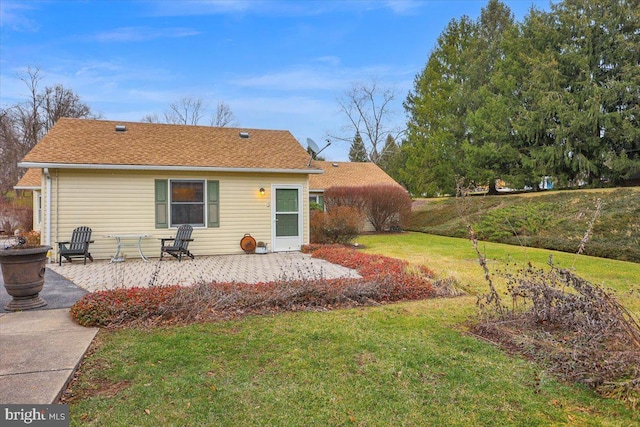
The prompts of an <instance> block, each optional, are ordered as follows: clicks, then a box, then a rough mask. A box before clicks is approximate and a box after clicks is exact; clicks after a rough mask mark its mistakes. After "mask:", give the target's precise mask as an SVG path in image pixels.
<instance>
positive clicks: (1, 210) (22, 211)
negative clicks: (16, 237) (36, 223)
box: [0, 196, 33, 234]
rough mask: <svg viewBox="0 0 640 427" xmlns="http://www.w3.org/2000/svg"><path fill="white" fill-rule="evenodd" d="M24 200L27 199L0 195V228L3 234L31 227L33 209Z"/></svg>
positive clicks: (26, 229)
mask: <svg viewBox="0 0 640 427" xmlns="http://www.w3.org/2000/svg"><path fill="white" fill-rule="evenodd" d="M25 200H28V199H26V198H14V199H8V198H6V197H2V196H0V229H2V230H4V232H5V234H13V233H14V232H15V231H16V230H20V231H22V232H25V231H29V230H31V229H33V209H32V208H31V207H30V206H29V205H28V203H27V202H25Z"/></svg>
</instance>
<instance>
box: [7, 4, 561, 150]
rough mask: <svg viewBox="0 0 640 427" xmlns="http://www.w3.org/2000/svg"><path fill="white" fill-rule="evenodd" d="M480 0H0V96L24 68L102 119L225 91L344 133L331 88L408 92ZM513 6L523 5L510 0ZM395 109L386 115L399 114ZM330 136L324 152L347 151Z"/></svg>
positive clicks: (19, 94) (275, 120)
mask: <svg viewBox="0 0 640 427" xmlns="http://www.w3.org/2000/svg"><path fill="white" fill-rule="evenodd" d="M486 2H487V1H485V0H482V1H475V0H459V1H411V0H404V1H365V0H361V1H322V2H315V1H259V0H228V1H178V0H175V1H173V0H158V1H108V0H93V1H91V0H86V1H55V0H51V1H36V0H31V1H28V0H25V1H12V0H2V1H0V104H1V105H2V107H7V106H9V105H13V104H15V103H18V102H22V101H24V100H25V99H26V96H27V88H26V86H25V84H24V83H23V82H21V81H20V80H19V78H18V75H19V73H21V72H23V73H24V71H25V70H26V69H27V67H29V66H30V67H32V68H34V67H38V68H40V70H41V74H42V75H43V76H44V79H43V81H42V82H41V87H45V86H50V85H54V84H57V83H61V84H63V85H64V86H65V87H67V88H70V89H72V90H73V91H74V92H75V93H76V94H78V95H79V96H80V98H81V99H82V101H84V102H85V103H87V104H88V105H89V106H90V107H91V108H92V110H93V111H94V112H96V113H100V114H101V115H102V116H103V118H104V119H109V120H122V121H140V120H141V119H142V117H144V116H145V115H148V114H153V113H157V114H158V115H160V116H162V114H163V113H164V111H165V110H167V108H168V106H169V103H171V102H174V101H176V100H178V99H180V98H183V97H194V98H202V99H203V100H204V101H205V103H206V104H207V105H208V106H209V109H208V115H207V117H205V118H204V119H203V120H202V121H201V122H200V124H204V125H206V124H208V123H209V117H210V116H211V115H212V114H213V112H214V111H215V107H216V104H217V103H218V102H219V101H222V102H224V103H226V104H227V105H229V107H230V108H231V110H232V111H233V113H234V115H235V116H236V119H237V121H238V122H239V124H240V126H242V127H247V128H265V129H287V130H290V131H291V133H292V134H293V135H294V136H295V137H296V138H297V139H298V140H299V141H301V142H302V143H303V145H305V141H306V138H312V139H314V140H315V141H316V142H317V143H319V144H321V145H322V142H323V141H324V140H326V139H327V137H328V134H329V133H330V134H340V135H344V132H343V131H342V129H343V127H344V125H346V123H347V121H346V118H345V116H344V114H343V113H341V112H340V108H339V105H338V101H337V100H338V99H339V98H341V97H342V96H343V95H344V92H345V90H347V89H349V88H350V87H351V85H352V84H353V83H355V82H370V81H372V79H375V80H376V81H377V83H378V85H379V86H380V87H384V88H390V89H393V90H395V92H396V93H397V97H396V100H395V102H394V104H393V105H392V110H393V112H394V117H393V119H392V120H393V121H395V122H396V123H397V125H399V126H402V125H403V124H404V123H405V122H406V117H405V113H404V110H403V109H402V101H403V100H404V99H405V98H406V96H407V93H408V92H409V91H410V90H411V89H412V87H413V81H414V78H415V76H416V74H418V73H420V72H421V70H422V69H423V68H424V65H425V63H426V61H427V59H428V56H429V53H430V52H431V50H432V49H433V47H434V46H435V44H436V39H437V37H438V35H439V34H440V33H441V32H442V30H443V29H444V28H445V26H446V25H447V23H448V22H449V21H450V20H451V19H452V18H459V17H461V16H462V15H468V16H469V17H471V18H473V19H475V18H477V17H478V15H479V14H480V10H481V8H482V7H484V6H485V5H486ZM505 3H506V4H507V5H508V6H509V7H510V8H511V10H512V12H513V13H514V15H515V17H516V19H517V20H522V18H523V17H524V16H525V15H526V13H527V11H528V10H529V8H530V7H531V5H535V7H536V8H538V9H543V10H548V9H549V2H548V1H546V0H545V1H537V0H522V1H520V0H518V1H515V0H512V1H505ZM393 125H394V124H393V123H390V126H393ZM348 149H349V146H348V143H339V142H337V141H336V142H335V143H334V144H332V145H331V146H330V147H329V148H328V149H327V150H326V151H325V152H324V153H323V155H326V157H327V159H328V160H335V161H340V160H347V156H348Z"/></svg>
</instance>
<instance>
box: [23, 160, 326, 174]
mask: <svg viewBox="0 0 640 427" xmlns="http://www.w3.org/2000/svg"><path fill="white" fill-rule="evenodd" d="M18 166H20V167H22V168H52V169H97V170H152V171H182V172H185V171H187V172H253V173H256V172H258V173H302V174H321V173H323V172H324V171H323V170H321V169H275V168H231V167H217V166H163V165H112V164H93V163H40V162H20V163H18Z"/></svg>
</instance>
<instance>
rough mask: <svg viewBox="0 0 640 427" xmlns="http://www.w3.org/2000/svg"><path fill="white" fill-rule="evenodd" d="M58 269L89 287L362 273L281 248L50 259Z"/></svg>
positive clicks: (256, 279) (354, 276)
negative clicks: (264, 251) (84, 260)
mask: <svg viewBox="0 0 640 427" xmlns="http://www.w3.org/2000/svg"><path fill="white" fill-rule="evenodd" d="M47 267H48V268H50V269H51V270H53V271H55V272H56V273H58V274H60V275H61V276H64V277H65V278H67V279H69V280H70V281H72V282H73V283H75V284H76V285H78V286H80V287H81V288H83V289H86V290H87V291H90V292H93V291H97V290H106V289H114V288H118V287H134V286H139V287H147V286H152V285H155V286H159V285H173V284H180V285H191V284H194V283H200V282H212V281H216V282H238V283H258V282H269V281H273V280H278V279H288V280H295V279H302V278H307V279H319V278H326V279H331V278H341V277H351V278H357V277H360V276H359V275H358V273H356V272H355V270H351V269H348V268H345V267H342V266H339V265H335V264H331V263H329V262H327V261H324V260H321V259H316V258H312V257H311V256H310V255H307V254H303V253H300V252H279V253H269V254H264V255H257V254H252V255H246V254H242V255H218V256H196V258H195V259H194V260H191V259H189V258H186V259H184V258H183V259H182V261H181V262H178V261H177V260H174V259H166V258H165V259H164V260H162V261H160V260H159V259H158V258H156V259H150V262H144V261H142V260H141V259H127V260H126V261H125V262H119V263H110V262H109V261H106V260H98V261H95V262H93V263H91V262H88V263H87V265H83V264H82V262H81V261H74V262H73V263H65V262H63V263H62V266H58V264H57V263H56V264H49V265H48V266H47Z"/></svg>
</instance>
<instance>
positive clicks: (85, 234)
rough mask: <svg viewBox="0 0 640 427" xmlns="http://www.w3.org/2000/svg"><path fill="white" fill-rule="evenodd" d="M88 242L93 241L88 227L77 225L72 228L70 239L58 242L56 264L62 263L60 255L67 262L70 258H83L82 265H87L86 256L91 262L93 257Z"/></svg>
mask: <svg viewBox="0 0 640 427" xmlns="http://www.w3.org/2000/svg"><path fill="white" fill-rule="evenodd" d="M89 243H93V240H91V229H90V228H89V227H78V228H76V229H75V230H73V233H72V234H71V241H69V242H58V265H62V257H64V258H65V259H66V260H67V261H69V262H71V258H84V265H87V258H89V259H90V260H91V262H93V257H92V256H91V254H90V253H89ZM67 245H68V246H67Z"/></svg>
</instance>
